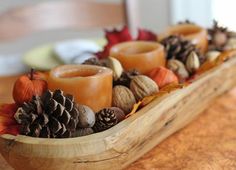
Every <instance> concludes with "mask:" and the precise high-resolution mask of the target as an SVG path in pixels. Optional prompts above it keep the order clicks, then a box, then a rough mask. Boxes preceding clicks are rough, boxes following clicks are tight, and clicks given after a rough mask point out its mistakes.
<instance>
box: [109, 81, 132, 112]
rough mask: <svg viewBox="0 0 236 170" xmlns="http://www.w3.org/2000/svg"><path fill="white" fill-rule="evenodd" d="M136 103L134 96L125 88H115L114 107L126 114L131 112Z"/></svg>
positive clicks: (113, 93)
mask: <svg viewBox="0 0 236 170" xmlns="http://www.w3.org/2000/svg"><path fill="white" fill-rule="evenodd" d="M135 103H136V100H135V97H134V94H133V93H132V92H131V91H130V89H128V88H127V87H125V86H121V85H118V86H115V87H114V88H113V90H112V106H114V107H118V108H120V109H122V110H123V111H124V113H125V114H128V113H130V112H131V110H132V108H133V106H134V104H135Z"/></svg>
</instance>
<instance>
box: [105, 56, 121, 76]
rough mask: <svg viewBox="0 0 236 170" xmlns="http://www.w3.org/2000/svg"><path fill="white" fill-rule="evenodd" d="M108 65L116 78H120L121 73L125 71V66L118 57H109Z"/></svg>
mask: <svg viewBox="0 0 236 170" xmlns="http://www.w3.org/2000/svg"><path fill="white" fill-rule="evenodd" d="M107 66H108V67H109V68H110V69H111V70H112V71H113V78H114V80H117V79H119V78H120V76H121V74H122V73H123V67H122V65H121V63H120V62H119V61H118V60H117V59H115V58H113V57H109V58H108V61H107Z"/></svg>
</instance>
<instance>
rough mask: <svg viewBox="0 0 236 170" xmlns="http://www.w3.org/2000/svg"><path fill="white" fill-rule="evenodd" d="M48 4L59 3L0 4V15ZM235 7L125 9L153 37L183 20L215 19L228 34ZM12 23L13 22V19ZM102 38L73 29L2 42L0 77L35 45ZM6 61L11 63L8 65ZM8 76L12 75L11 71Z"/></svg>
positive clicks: (220, 3)
mask: <svg viewBox="0 0 236 170" xmlns="http://www.w3.org/2000/svg"><path fill="white" fill-rule="evenodd" d="M50 1H56V2H59V1H62V0H40V1H39V0H1V1H0V15H1V14H4V13H5V12H7V11H9V10H12V9H15V8H16V7H19V6H20V7H21V6H25V5H33V4H39V3H46V2H50ZM64 1H67V0H64ZM77 1H81V0H77ZM82 1H83V0H82ZM93 1H98V2H107V3H113V2H114V3H120V2H121V0H93ZM131 1H132V0H131ZM235 6H236V1H235V0H133V3H132V5H128V11H129V14H130V16H131V19H132V20H133V22H134V23H135V25H136V27H141V28H147V29H150V30H152V31H154V32H156V33H160V32H163V30H165V28H166V27H167V26H168V25H172V24H175V23H177V22H179V21H184V20H186V19H188V20H190V21H193V22H195V23H197V24H200V25H202V26H204V27H209V26H211V25H212V20H213V19H216V20H217V21H218V22H219V23H220V24H221V25H225V26H227V27H228V28H229V29H231V30H236V20H234V18H233V16H234V14H233V11H234V8H235ZM54 12H55V11H48V13H49V14H50V13H51V14H53V13H54ZM108 15H109V14H108ZM14 19H16V20H17V18H14ZM58 22H60V21H58ZM42 24H43V23H42ZM16 30H17V29H16ZM9 31H11V30H9ZM12 33H13V32H12ZM103 36H104V33H103V29H101V28H100V29H92V30H82V31H81V30H80V31H78V30H76V29H58V30H50V29H49V30H47V31H43V32H34V33H32V34H27V35H25V36H22V37H20V38H17V39H14V41H13V40H10V41H2V40H1V39H0V66H1V64H2V67H0V75H4V74H6V71H4V69H5V68H4V66H5V67H6V63H10V64H12V62H13V63H15V62H16V61H17V62H20V60H21V57H22V56H23V55H24V53H25V52H27V51H28V50H30V49H31V48H33V47H36V46H38V45H41V44H44V43H51V42H57V41H61V40H65V39H79V38H100V37H103ZM6 56H7V57H6ZM18 56H19V57H18ZM11 58H12V59H11ZM9 59H11V60H10V61H9ZM3 65H4V66H3ZM17 67H18V68H17ZM1 68H2V69H1ZM17 69H18V70H20V71H22V70H24V69H25V66H23V65H22V64H21V65H20V64H19V65H17V66H16V70H17ZM18 70H17V71H18ZM12 72H13V73H14V71H12Z"/></svg>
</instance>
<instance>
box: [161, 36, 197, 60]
mask: <svg viewBox="0 0 236 170" xmlns="http://www.w3.org/2000/svg"><path fill="white" fill-rule="evenodd" d="M161 44H163V45H164V47H165V50H166V53H167V59H177V60H180V61H182V62H183V63H185V62H186V59H187V57H188V56H189V54H190V53H191V52H196V54H197V55H198V56H200V55H199V50H198V49H197V48H196V46H195V45H194V44H192V43H191V42H190V41H188V40H184V39H183V38H182V37H181V36H176V35H171V36H169V37H167V38H165V39H163V40H162V41H161Z"/></svg>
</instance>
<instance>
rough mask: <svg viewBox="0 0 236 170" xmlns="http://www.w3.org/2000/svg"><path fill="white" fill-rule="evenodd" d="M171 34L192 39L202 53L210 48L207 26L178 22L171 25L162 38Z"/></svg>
mask: <svg viewBox="0 0 236 170" xmlns="http://www.w3.org/2000/svg"><path fill="white" fill-rule="evenodd" d="M169 35H182V36H183V37H184V38H185V39H187V40H190V41H192V43H193V44H196V46H197V47H198V48H199V49H200V51H201V53H205V52H206V51H207V48H208V38H207V36H208V34H207V30H206V29H205V28H202V27H200V26H197V25H194V24H178V25H174V26H171V27H169V28H168V29H167V30H166V32H164V33H163V34H162V35H161V37H160V39H163V38H165V37H167V36H169Z"/></svg>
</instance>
